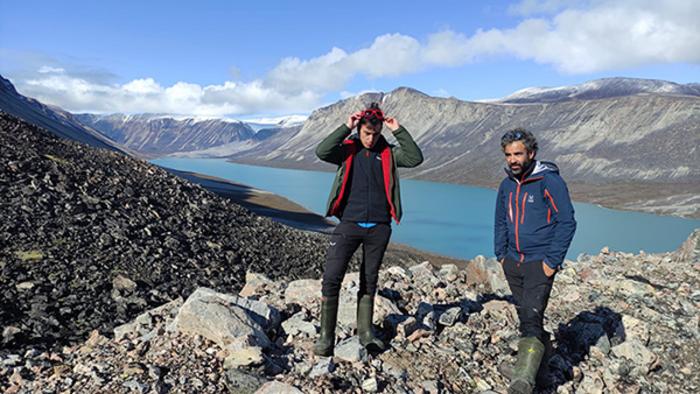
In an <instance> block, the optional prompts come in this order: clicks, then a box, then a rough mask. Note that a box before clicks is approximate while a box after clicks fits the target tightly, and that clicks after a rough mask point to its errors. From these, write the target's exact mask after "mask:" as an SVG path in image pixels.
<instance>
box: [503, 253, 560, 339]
mask: <svg viewBox="0 0 700 394" xmlns="http://www.w3.org/2000/svg"><path fill="white" fill-rule="evenodd" d="M503 272H504V273H505V274H506V279H507V280H508V285H509V286H510V291H511V292H512V293H513V298H514V299H515V304H516V308H517V311H518V319H519V320H520V335H521V336H522V337H537V338H542V337H543V336H545V335H546V334H545V331H544V328H543V326H542V324H543V323H542V322H543V320H544V310H545V309H546V308H547V303H548V302H549V293H550V292H551V291H552V284H553V283H554V276H555V275H552V276H551V277H547V275H545V273H544V269H543V268H542V262H541V261H532V262H527V263H519V262H517V261H514V260H510V259H505V261H504V262H503Z"/></svg>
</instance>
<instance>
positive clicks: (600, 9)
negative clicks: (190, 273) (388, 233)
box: [18, 0, 700, 116]
mask: <svg viewBox="0 0 700 394" xmlns="http://www.w3.org/2000/svg"><path fill="white" fill-rule="evenodd" d="M509 12H511V13H514V14H517V15H523V16H524V19H522V20H521V21H520V23H518V24H517V25H515V26H513V27H512V28H509V29H488V30H477V31H476V32H474V33H473V34H471V36H470V35H468V34H466V33H463V32H457V31H452V30H445V31H440V32H436V33H434V34H431V35H429V36H428V37H426V39H425V40H424V41H420V40H419V39H417V38H414V37H411V36H408V35H404V34H386V35H382V36H379V37H377V38H376V39H375V40H374V41H373V42H372V44H371V45H370V46H368V47H366V48H362V49H359V50H357V51H355V52H351V53H348V52H346V51H345V50H343V49H341V48H332V49H331V50H330V51H329V52H328V53H326V54H323V55H321V56H318V57H315V58H311V59H300V58H295V57H290V58H285V59H282V60H281V61H280V62H279V64H278V65H277V66H276V67H274V68H273V69H272V70H270V71H269V72H268V73H267V74H266V75H264V76H262V77H260V78H258V79H255V80H251V81H225V82H223V83H222V84H217V85H207V86H200V85H197V84H192V83H187V82H178V83H176V84H174V85H172V86H167V87H166V86H161V85H160V84H159V83H158V82H156V80H154V79H153V78H142V79H136V80H133V81H130V82H128V83H125V84H122V85H119V84H108V83H107V82H104V80H103V81H102V82H91V81H92V80H91V79H90V78H89V77H85V76H84V75H79V74H76V73H70V72H66V71H65V70H64V69H62V68H59V67H56V66H55V65H52V66H44V67H42V68H41V69H39V73H38V75H36V76H35V77H33V78H30V79H28V80H26V79H25V80H23V81H20V82H19V83H18V89H19V90H20V91H21V92H23V93H25V94H28V95H30V96H33V97H36V98H38V99H40V100H45V101H47V102H49V103H52V104H56V105H59V106H61V107H64V108H66V109H69V110H72V111H101V112H118V111H119V112H168V113H178V114H191V115H208V116H216V115H246V114H255V113H274V112H277V113H279V112H307V111H310V110H311V109H313V108H315V107H317V106H318V105H319V104H321V100H322V99H323V98H324V96H326V95H327V94H329V93H335V92H338V94H340V96H341V97H347V95H348V94H351V93H348V92H347V91H346V90H345V89H346V86H347V85H348V83H349V82H350V81H351V80H352V79H353V78H355V77H357V76H364V77H365V78H369V79H374V78H383V77H396V76H401V75H405V74H408V73H415V72H420V71H424V70H427V69H432V68H439V67H458V66H462V65H465V64H468V63H473V62H477V61H481V60H483V59H486V58H489V57H493V56H499V57H504V58H506V59H508V58H509V57H510V58H517V59H522V60H528V61H534V62H536V63H539V64H544V65H549V66H552V67H554V68H555V69H557V70H559V71H560V72H563V73H572V74H585V73H592V72H598V71H604V70H618V69H624V68H630V67H636V66H641V65H648V64H661V63H700V24H698V23H697V21H696V19H697V16H698V15H700V1H696V0H668V1H663V2H659V1H656V0H616V1H613V0H588V1H572V0H524V1H521V2H519V3H518V4H516V5H514V6H512V7H510V9H509ZM529 15H539V16H538V17H528V16H529ZM232 70H233V71H232V73H234V75H235V74H238V72H237V71H236V69H233V68H232Z"/></svg>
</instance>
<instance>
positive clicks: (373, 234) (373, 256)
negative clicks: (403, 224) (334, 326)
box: [321, 222, 391, 297]
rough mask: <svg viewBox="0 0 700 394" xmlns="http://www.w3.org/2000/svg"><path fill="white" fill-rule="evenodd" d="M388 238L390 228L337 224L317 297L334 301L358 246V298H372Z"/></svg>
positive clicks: (384, 224) (387, 225) (385, 226)
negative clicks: (360, 255)
mask: <svg viewBox="0 0 700 394" xmlns="http://www.w3.org/2000/svg"><path fill="white" fill-rule="evenodd" d="M390 237H391V225H390V224H389V223H378V224H377V225H376V226H374V227H372V228H362V227H360V226H358V225H357V224H356V223H354V222H340V224H338V225H337V226H336V228H335V230H334V231H333V235H332V236H331V241H330V246H329V247H328V253H327V255H326V267H325V270H324V271H323V283H322V285H321V293H322V294H323V296H324V297H335V296H337V295H338V294H339V293H340V286H341V284H342V283H343V277H344V276H345V271H346V270H347V268H348V263H349V262H350V259H351V258H352V255H353V253H355V251H356V250H357V248H358V247H359V246H360V244H362V264H361V265H360V291H359V295H360V296H362V295H365V294H369V295H374V293H376V291H377V279H378V276H379V266H380V265H381V264H382V259H383V258H384V252H385V251H386V247H387V245H388V244H389V238H390Z"/></svg>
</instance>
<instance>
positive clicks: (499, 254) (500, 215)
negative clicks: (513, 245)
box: [493, 183, 508, 261]
mask: <svg viewBox="0 0 700 394" xmlns="http://www.w3.org/2000/svg"><path fill="white" fill-rule="evenodd" d="M503 194H504V192H503V184H502V183H501V186H499V187H498V194H497V196H496V216H495V220H494V226H493V229H494V233H493V249H494V253H495V254H496V259H497V260H498V261H501V260H502V259H503V258H505V257H506V253H507V250H508V222H507V220H508V219H507V218H506V206H505V198H504V197H503Z"/></svg>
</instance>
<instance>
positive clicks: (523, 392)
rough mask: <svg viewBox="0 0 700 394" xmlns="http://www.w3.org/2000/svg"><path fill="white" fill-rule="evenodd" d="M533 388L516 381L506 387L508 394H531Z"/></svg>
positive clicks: (528, 384) (522, 381)
mask: <svg viewBox="0 0 700 394" xmlns="http://www.w3.org/2000/svg"><path fill="white" fill-rule="evenodd" d="M532 389H533V387H532V386H531V385H530V383H528V382H526V381H524V380H516V381H514V382H513V383H511V384H510V386H508V394H532Z"/></svg>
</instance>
